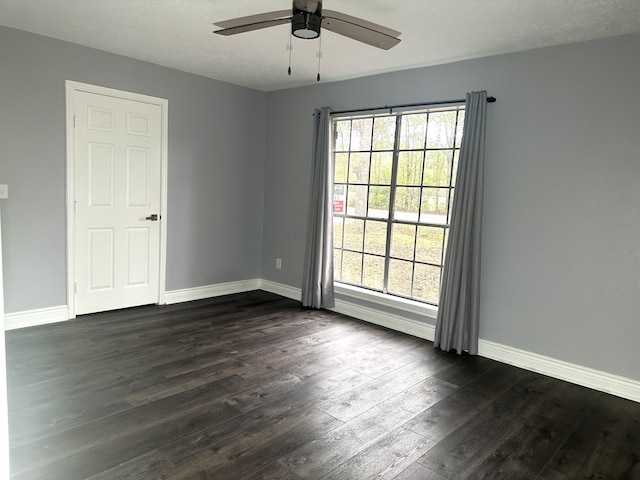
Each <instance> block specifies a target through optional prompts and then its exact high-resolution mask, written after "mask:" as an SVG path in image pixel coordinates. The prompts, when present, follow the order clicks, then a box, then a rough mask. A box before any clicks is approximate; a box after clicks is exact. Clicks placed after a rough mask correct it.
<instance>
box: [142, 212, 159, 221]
mask: <svg viewBox="0 0 640 480" xmlns="http://www.w3.org/2000/svg"><path fill="white" fill-rule="evenodd" d="M145 220H151V221H152V222H157V221H158V214H157V213H153V214H151V215H149V216H148V217H147V218H145Z"/></svg>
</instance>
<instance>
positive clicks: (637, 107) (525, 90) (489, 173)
mask: <svg viewBox="0 0 640 480" xmlns="http://www.w3.org/2000/svg"><path fill="white" fill-rule="evenodd" d="M638 52H640V35H632V36H624V37H617V38H611V39H605V40H599V41H593V42H586V43H580V44H573V45H566V46H560V47H554V48H547V49H540V50H533V51H528V52H523V53H516V54H509V55H501V56H495V57H488V58H483V59H478V60H471V61H465V62H459V63H454V64H449V65H443V66H438V67H430V68H423V69H417V70H411V71H403V72H396V73H390V74H384V75H378V76H374V77H368V78H362V79H355V80H349V81H344V82H337V83H330V84H320V85H317V86H312V87H304V88H297V89H290V90H283V91H277V92H271V93H269V94H268V96H267V157H266V168H265V205H264V222H263V224H264V231H263V269H262V278H265V279H268V280H273V281H276V282H281V283H284V284H286V285H289V286H293V287H300V284H301V277H302V262H303V258H304V248H305V241H304V239H305V232H306V221H307V206H308V191H309V178H310V175H311V170H310V149H311V138H312V131H311V130H312V112H313V109H314V107H320V106H325V105H326V106H330V107H332V108H333V109H335V110H344V109H350V108H366V107H373V106H379V105H391V104H398V103H412V102H421V101H433V100H446V99H457V98H464V94H465V92H467V91H471V90H482V89H486V90H487V91H488V92H489V94H490V95H495V96H496V97H497V99H498V101H497V103H495V104H491V105H490V106H489V108H488V132H487V136H488V138H487V149H486V154H487V160H486V167H485V168H486V170H485V188H486V190H485V195H486V197H485V204H484V233H483V249H482V262H483V276H482V280H483V284H482V300H481V301H482V306H481V320H480V321H481V327H480V328H481V329H480V336H481V338H482V339H485V340H490V341H494V342H498V343H501V344H505V345H509V346H512V347H515V348H520V349H524V350H527V351H530V352H535V353H539V354H542V355H548V356H551V357H554V358H557V359H560V360H565V361H569V362H572V363H576V364H580V365H583V366H586V367H591V368H595V369H598V370H603V371H607V372H611V373H615V374H619V375H623V376H626V377H629V378H633V379H636V380H640V371H639V370H638V365H639V364H640V353H639V352H640V350H639V349H638V342H639V341H640V213H639V212H640V129H639V125H640V123H639V121H638V112H639V111H640V89H639V88H638V79H639V78H640V55H638ZM276 257H280V258H282V262H283V263H282V265H283V269H282V270H281V271H278V270H275V268H274V259H275V258H276Z"/></svg>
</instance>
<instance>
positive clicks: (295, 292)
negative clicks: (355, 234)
mask: <svg viewBox="0 0 640 480" xmlns="http://www.w3.org/2000/svg"><path fill="white" fill-rule="evenodd" d="M261 285H264V287H261V288H262V290H267V291H269V292H273V293H276V294H278V295H282V296H285V297H288V298H293V299H294V300H299V299H300V298H301V291H300V289H297V288H293V287H289V286H288V285H280V284H277V283H275V282H270V281H266V280H262V281H261ZM341 293H342V294H343V295H346V296H348V292H345V291H341ZM356 298H358V299H362V296H361V295H358V296H357V297H356ZM331 310H333V311H334V312H338V313H342V314H344V315H348V316H350V317H353V318H357V319H358V320H363V321H365V322H370V323H374V324H376V325H381V326H383V327H386V328H390V329H391V330H397V331H399V332H403V333H407V334H409V335H413V336H415V337H419V338H424V339H425V340H429V341H431V342H432V341H433V339H434V337H435V326H434V325H431V324H429V323H426V322H424V323H423V322H419V321H416V320H412V319H409V318H404V317H402V316H401V315H396V314H390V313H387V312H382V311H380V310H377V309H375V308H371V307H367V306H363V305H360V304H357V303H354V302H351V301H349V300H343V299H336V306H335V308H332V309H331ZM478 354H479V355H480V356H482V357H485V358H490V359H492V360H496V361H498V362H502V363H506V364H509V365H513V366H516V367H520V368H524V369H525V370H529V371H532V372H537V373H541V374H543V375H547V376H549V377H553V378H557V379H560V380H565V381H567V382H571V383H575V384H577V385H582V386H584V387H588V388H593V389H594V390H599V391H601V392H606V393H610V394H612V395H616V396H618V397H622V398H627V399H629V400H633V401H635V402H640V382H639V381H637V380H632V379H630V378H626V377H621V376H619V375H614V374H612V373H608V372H603V371H601V370H595V369H592V368H588V367H583V366H581V365H576V364H573V363H568V362H564V361H562V360H557V359H555V358H551V357H546V356H544V355H539V354H537V353H532V352H528V351H526V350H520V349H518V348H513V347H509V346H507V345H502V344H499V343H495V342H491V341H489V340H483V339H480V340H479V341H478Z"/></svg>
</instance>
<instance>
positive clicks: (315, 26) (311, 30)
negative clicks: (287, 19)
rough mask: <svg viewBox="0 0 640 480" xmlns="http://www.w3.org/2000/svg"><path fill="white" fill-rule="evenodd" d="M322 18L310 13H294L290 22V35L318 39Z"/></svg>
mask: <svg viewBox="0 0 640 480" xmlns="http://www.w3.org/2000/svg"><path fill="white" fill-rule="evenodd" d="M321 22H322V17H317V16H315V15H314V14H312V13H296V14H294V15H293V18H292V20H291V33H292V34H293V36H294V37H298V38H306V39H312V38H318V37H319V36H320V23H321Z"/></svg>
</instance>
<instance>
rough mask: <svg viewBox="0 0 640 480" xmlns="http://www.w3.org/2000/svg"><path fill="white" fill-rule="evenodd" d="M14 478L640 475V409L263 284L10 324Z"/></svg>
mask: <svg viewBox="0 0 640 480" xmlns="http://www.w3.org/2000/svg"><path fill="white" fill-rule="evenodd" d="M7 351H8V369H9V371H8V374H9V404H10V413H9V415H10V429H11V461H12V465H11V466H12V479H14V480H25V479H48V480H52V479H53V480H57V479H60V480H73V479H91V480H112V479H156V478H157V479H170V480H178V479H181V480H183V479H245V478H246V479H286V480H300V479H323V480H329V479H336V480H337V479H340V480H350V479H357V480H361V479H370V478H375V479H392V478H393V479H396V480H410V479H411V480H418V479H419V480H426V479H433V480H435V479H456V480H457V479H463V478H472V479H481V478H488V479H496V478H507V479H520V478H522V479H554V480H568V479H581V478H585V479H586V478H588V479H608V478H610V479H616V480H619V479H640V458H639V455H640V404H637V403H634V402H631V401H627V400H623V399H620V398H616V397H613V396H610V395H606V394H603V393H600V392H595V391H592V390H589V389H586V388H582V387H579V386H575V385H572V384H569V383H565V382H562V381H559V380H554V379H551V378H548V377H545V376H542V375H537V374H535V373H531V372H527V371H524V370H520V369H518V368H514V367H509V366H506V365H503V364H500V363H497V362H494V361H491V360H487V359H483V358H474V357H459V356H455V355H448V354H444V353H442V352H439V351H437V350H435V349H434V348H433V345H432V344H431V343H429V342H426V341H424V340H420V339H417V338H413V337H410V336H406V335H403V334H400V333H396V332H392V331H388V330H385V329H383V328H379V327H376V326H373V325H369V324H366V323H363V322H359V321H355V320H352V319H349V318H347V317H344V316H341V315H338V314H334V313H331V312H326V311H310V310H303V309H301V308H300V306H299V304H298V303H297V302H294V301H291V300H288V299H283V298H281V297H277V296H275V295H272V294H269V293H266V292H260V291H256V292H249V293H245V294H238V295H230V296H226V297H219V298H215V299H211V300H206V301H198V302H192V303H185V304H179V305H172V306H166V307H142V308H136V309H130V310H125V311H119V312H111V313H103V314H96V315H91V316H87V317H84V318H81V319H78V320H75V321H71V322H65V323H60V324H53V325H47V326H42V327H34V328H29V329H24V330H18V331H11V332H7Z"/></svg>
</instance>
